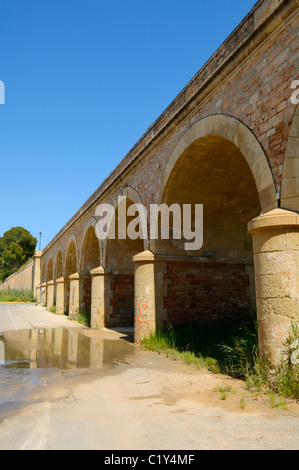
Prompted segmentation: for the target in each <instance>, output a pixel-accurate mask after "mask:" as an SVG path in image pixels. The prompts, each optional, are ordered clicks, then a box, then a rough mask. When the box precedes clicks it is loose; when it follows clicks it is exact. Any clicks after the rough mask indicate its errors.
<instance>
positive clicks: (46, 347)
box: [0, 328, 135, 422]
mask: <svg viewBox="0 0 299 470" xmlns="http://www.w3.org/2000/svg"><path fill="white" fill-rule="evenodd" d="M134 353H135V349H134V346H133V345H132V344H131V343H129V342H127V341H123V340H120V339H105V338H102V337H101V335H100V334H98V335H97V334H95V335H93V336H92V337H90V336H88V335H87V334H84V330H78V329H66V328H39V329H37V328H35V329H30V330H14V331H8V332H6V333H4V334H3V335H0V422H1V421H2V420H3V419H4V418H6V417H7V416H8V415H9V414H11V413H13V412H15V411H18V410H20V409H22V408H24V407H25V406H27V405H30V404H31V403H33V402H36V399H35V398H34V397H35V396H39V395H40V392H41V391H42V390H43V389H46V387H48V386H49V385H52V384H58V383H60V382H61V380H63V377H65V374H68V371H72V374H76V375H77V376H82V374H84V373H86V372H87V371H90V372H92V373H93V372H94V371H100V370H103V369H106V370H107V368H110V369H111V368H115V367H117V366H119V365H126V364H129V363H130V360H132V359H133V357H134Z"/></svg>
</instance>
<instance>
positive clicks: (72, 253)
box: [63, 234, 79, 277]
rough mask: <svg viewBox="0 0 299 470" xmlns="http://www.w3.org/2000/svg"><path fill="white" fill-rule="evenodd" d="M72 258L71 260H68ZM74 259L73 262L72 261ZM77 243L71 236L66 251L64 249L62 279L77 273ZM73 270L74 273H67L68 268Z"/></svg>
mask: <svg viewBox="0 0 299 470" xmlns="http://www.w3.org/2000/svg"><path fill="white" fill-rule="evenodd" d="M70 258H72V260H71V259H70ZM74 258H75V261H74V260H73V259H74ZM78 259H79V257H78V243H77V239H76V237H75V235H74V234H72V235H71V236H70V238H69V240H68V244H67V249H66V255H65V260H64V270H63V273H64V277H65V276H67V277H68V276H70V275H71V274H74V273H75V272H77V271H78ZM71 267H72V268H73V269H74V272H73V273H72V272H69V271H70V270H73V269H70V268H71Z"/></svg>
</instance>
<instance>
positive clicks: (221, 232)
mask: <svg viewBox="0 0 299 470" xmlns="http://www.w3.org/2000/svg"><path fill="white" fill-rule="evenodd" d="M161 194H162V197H161V199H160V200H159V201H157V202H158V203H159V204H161V203H166V204H167V205H168V206H170V205H171V204H179V206H180V207H181V209H182V211H181V212H182V214H183V212H184V206H183V205H184V204H190V205H191V206H192V207H194V205H195V204H202V205H203V244H202V247H201V248H200V249H198V250H194V251H186V250H185V249H184V242H186V241H188V240H184V239H182V240H176V239H174V238H173V237H170V239H169V240H160V239H159V240H156V241H152V243H151V247H152V250H153V251H154V253H155V254H157V255H162V257H164V258H163V259H165V268H164V277H163V282H164V285H165V288H166V290H167V292H166V293H164V298H163V307H164V309H165V310H166V311H167V318H168V321H169V322H171V323H172V324H185V323H190V322H201V321H209V322H212V321H221V320H224V319H225V320H226V319H238V318H240V317H242V316H244V315H245V314H246V313H247V312H248V310H249V309H254V310H255V287H254V267H253V247H252V240H251V236H250V235H249V234H248V231H247V224H248V222H249V221H250V220H252V219H253V218H254V217H256V216H258V215H259V214H260V212H261V204H260V197H259V193H258V191H257V187H256V183H255V179H254V178H253V175H252V172H251V169H250V167H249V165H248V163H247V161H246V160H245V158H244V156H243V155H242V153H241V152H240V150H239V149H238V148H237V147H236V145H235V144H234V143H232V142H231V141H230V140H228V139H227V138H224V137H222V136H219V135H206V136H204V137H201V138H199V139H197V140H195V141H194V142H193V143H191V144H190V145H189V146H188V147H187V148H186V149H184V150H183V152H182V153H181V155H180V156H179V158H178V159H177V160H176V162H175V163H174V165H173V168H172V169H171V171H170V173H169V177H168V179H167V182H166V184H165V186H164V190H163V191H162V192H161ZM171 224H172V220H170V226H171ZM191 226H192V230H194V228H195V217H194V212H193V216H192V223H191ZM170 232H171V231H170ZM172 233H173V232H172Z"/></svg>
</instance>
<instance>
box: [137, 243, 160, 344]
mask: <svg viewBox="0 0 299 470" xmlns="http://www.w3.org/2000/svg"><path fill="white" fill-rule="evenodd" d="M133 262H134V269H135V275H134V289H135V318H134V327H135V328H134V340H135V342H139V341H140V340H141V339H142V338H144V337H145V336H149V335H150V333H155V332H156V331H157V330H158V329H160V328H162V327H163V325H164V321H165V319H166V318H165V312H164V310H163V280H162V277H163V276H162V277H161V275H162V265H163V263H161V262H158V261H157V260H156V258H155V255H154V254H153V253H152V252H151V251H144V252H142V253H139V254H138V255H136V256H134V257H133Z"/></svg>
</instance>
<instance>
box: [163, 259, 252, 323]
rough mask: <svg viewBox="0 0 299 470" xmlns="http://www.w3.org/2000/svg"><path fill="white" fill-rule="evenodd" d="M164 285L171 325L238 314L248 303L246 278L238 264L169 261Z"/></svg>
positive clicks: (246, 307) (238, 315)
mask: <svg viewBox="0 0 299 470" xmlns="http://www.w3.org/2000/svg"><path fill="white" fill-rule="evenodd" d="M164 285H166V286H167V295H166V296H165V298H164V308H165V309H167V310H168V321H169V322H170V323H171V324H174V325H179V324H184V323H189V322H194V321H217V320H221V319H225V318H226V319H227V318H230V319H232V318H234V319H235V318H240V317H241V316H243V315H244V314H245V313H246V311H247V310H248V308H249V305H250V299H249V296H248V286H249V279H248V276H247V275H246V273H245V266H244V265H240V264H226V263H178V262H169V263H167V273H165V274H164Z"/></svg>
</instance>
